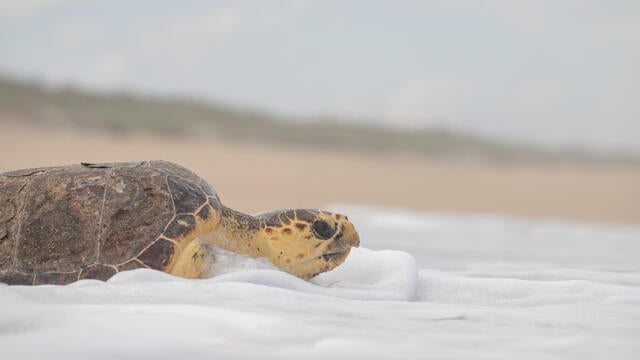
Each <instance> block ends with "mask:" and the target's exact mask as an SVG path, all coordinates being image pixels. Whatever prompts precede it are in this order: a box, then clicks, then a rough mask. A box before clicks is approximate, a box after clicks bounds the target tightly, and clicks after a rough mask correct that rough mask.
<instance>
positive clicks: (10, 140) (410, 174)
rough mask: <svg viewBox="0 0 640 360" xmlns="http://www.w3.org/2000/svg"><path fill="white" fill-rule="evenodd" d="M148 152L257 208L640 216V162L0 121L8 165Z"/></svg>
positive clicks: (2, 163) (231, 202) (0, 164)
mask: <svg viewBox="0 0 640 360" xmlns="http://www.w3.org/2000/svg"><path fill="white" fill-rule="evenodd" d="M146 159H163V160H169V161H174V162H177V163H180V164H182V165H184V166H186V167H188V168H190V169H192V170H194V171H195V172H197V173H198V174H200V175H201V176H203V177H204V178H205V179H207V180H208V181H209V182H210V183H211V184H212V185H214V187H215V188H216V189H217V191H218V193H219V194H220V196H221V198H222V200H223V202H224V203H225V204H226V205H228V206H230V207H233V208H236V209H238V210H241V211H245V212H250V213H256V212H261V211H264V210H270V209H274V208H283V207H323V206H325V205H328V204H335V203H348V204H359V205H374V206H387V207H400V208H408V209H416V210H420V211H436V212H471V213H499V214H509V215H515V216H521V217H531V218H548V219H566V220H579V221H590V222H602V223H627V224H640V167H625V166H617V165H616V166H614V165H610V166H609V165H597V166H596V165H590V166H587V165H567V164H564V165H557V164H548V165H547V164H492V163H484V162H478V161H476V162H461V161H445V160H434V159H429V158H425V157H420V156H411V155H400V154H395V155H394V154H382V155H381V154H367V153H358V152H350V151H345V150H332V149H330V148H327V149H318V148H315V149H314V148H298V147H288V146H285V145H282V146H274V145H265V144H255V143H237V142H228V141H220V140H219V139H211V140H207V139H192V138H178V139H171V138H167V137H157V136H142V135H132V136H114V135H109V134H102V133H96V132H79V131H72V130H56V131H51V130H45V129H39V128H31V127H27V126H16V125H6V124H5V125H3V124H0V172H2V171H8V170H13V169H18V168H26V167H38V166H53V165H61V164H71V163H78V162H81V161H82V162H113V161H132V160H146Z"/></svg>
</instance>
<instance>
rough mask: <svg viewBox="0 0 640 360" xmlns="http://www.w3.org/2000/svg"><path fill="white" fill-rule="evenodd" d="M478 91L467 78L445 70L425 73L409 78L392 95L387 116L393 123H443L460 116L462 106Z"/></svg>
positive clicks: (416, 124)
mask: <svg viewBox="0 0 640 360" xmlns="http://www.w3.org/2000/svg"><path fill="white" fill-rule="evenodd" d="M472 91H474V90H473V89H472V86H471V84H470V83H469V82H468V81H466V80H463V79H460V78H457V77H454V76H450V75H445V74H438V73H432V74H421V75H418V76H415V77H413V78H411V79H408V80H406V81H405V82H403V83H402V84H401V85H400V86H398V87H397V88H396V89H395V90H393V91H392V93H391V94H390V95H389V97H388V100H387V103H386V106H385V110H384V113H385V119H386V120H387V121H388V122H392V123H393V125H397V126H404V127H419V126H425V125H442V123H443V122H445V121H446V120H447V119H449V118H455V117H458V116H460V115H461V114H460V111H459V110H460V107H461V106H462V105H463V104H464V103H465V102H467V101H468V97H469V94H470V93H471V92H472Z"/></svg>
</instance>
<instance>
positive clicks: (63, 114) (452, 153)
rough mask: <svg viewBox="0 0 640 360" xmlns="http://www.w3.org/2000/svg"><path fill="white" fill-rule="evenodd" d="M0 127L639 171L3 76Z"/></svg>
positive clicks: (466, 138) (574, 157) (523, 148)
mask: <svg viewBox="0 0 640 360" xmlns="http://www.w3.org/2000/svg"><path fill="white" fill-rule="evenodd" d="M296 120H302V121H296ZM0 122H19V123H23V124H29V125H33V126H38V127H44V128H47V127H55V128H58V127H71V128H73V129H80V130H102V131H109V132H112V133H117V134H139V133H144V134H157V135H170V136H211V137H214V138H215V137H219V138H224V139H226V140H236V141H252V142H266V143H276V144H288V145H298V146H316V147H322V146H332V147H334V148H339V149H349V150H356V151H365V152H375V151H385V152H401V153H405V152H406V153H413V154H421V155H426V156H432V157H445V158H453V159H465V160H466V159H472V160H474V159H479V160H489V161H501V162H511V161H513V162H529V161H532V162H545V163H546V162H572V163H618V164H633V165H638V164H640V158H638V157H637V156H633V155H628V154H620V153H606V154H603V153H596V152H591V151H588V150H586V149H573V148H571V149H546V148H545V149H543V148H539V147H535V146H527V145H522V144H516V143H505V142H501V141H497V140H492V139H488V138H483V137H480V136H475V135H470V134H463V133H459V132H453V131H448V130H442V129H420V130H411V131H408V130H395V129H391V128H385V127H379V126H372V125H365V124H363V123H362V122H357V123H354V122H348V121H345V120H344V119H339V118H306V119H293V118H287V117H286V116H277V115H275V114H270V113H267V112H263V111H258V110H253V109H247V108H240V107H234V106H230V105H226V104H218V103H215V102H213V101H204V100H197V99H191V98H186V97H180V96H147V95H142V94H135V93H128V92H109V93H104V92H93V91H87V90H81V89H79V88H74V87H57V88H53V87H46V86H43V85H42V84H40V83H38V82H34V81H25V80H16V79H14V78H10V77H6V76H0Z"/></svg>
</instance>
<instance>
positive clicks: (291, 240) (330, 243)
mask: <svg viewBox="0 0 640 360" xmlns="http://www.w3.org/2000/svg"><path fill="white" fill-rule="evenodd" d="M258 219H259V220H260V224H261V228H260V230H259V231H261V232H262V234H263V239H264V243H263V247H262V249H261V251H260V253H261V254H260V255H261V256H264V257H267V258H268V259H269V260H271V261H272V262H273V263H274V264H275V265H276V266H278V267H279V268H281V269H282V270H284V271H287V272H289V273H291V274H293V275H296V276H298V277H301V278H303V279H309V278H312V277H313V276H315V275H317V274H319V273H321V272H324V271H329V270H331V269H333V268H335V267H336V266H338V265H340V264H341V263H342V262H343V261H344V260H345V259H346V257H347V255H349V251H350V250H351V247H353V246H356V247H357V246H358V245H359V244H360V239H359V237H358V233H357V232H356V230H355V228H354V226H353V224H351V222H349V220H348V219H347V217H346V216H344V215H340V214H333V213H329V212H324V211H318V210H312V209H297V210H282V211H275V212H271V213H267V214H262V215H259V216H258Z"/></svg>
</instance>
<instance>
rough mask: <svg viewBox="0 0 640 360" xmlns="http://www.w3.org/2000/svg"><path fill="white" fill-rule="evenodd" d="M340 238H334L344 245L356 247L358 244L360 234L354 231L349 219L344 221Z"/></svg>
mask: <svg viewBox="0 0 640 360" xmlns="http://www.w3.org/2000/svg"><path fill="white" fill-rule="evenodd" d="M343 225H344V228H343V229H344V230H343V234H342V238H341V239H340V240H338V239H336V241H338V242H342V243H343V244H344V246H345V247H358V246H360V236H359V235H358V232H357V231H356V228H355V226H353V224H352V223H351V222H350V221H345V223H344V224H343Z"/></svg>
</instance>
